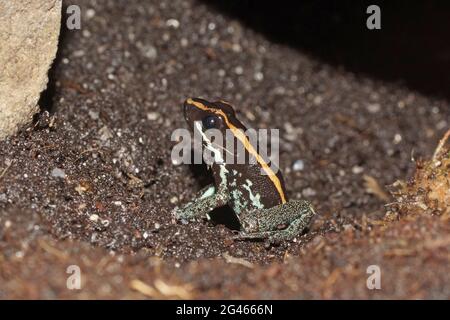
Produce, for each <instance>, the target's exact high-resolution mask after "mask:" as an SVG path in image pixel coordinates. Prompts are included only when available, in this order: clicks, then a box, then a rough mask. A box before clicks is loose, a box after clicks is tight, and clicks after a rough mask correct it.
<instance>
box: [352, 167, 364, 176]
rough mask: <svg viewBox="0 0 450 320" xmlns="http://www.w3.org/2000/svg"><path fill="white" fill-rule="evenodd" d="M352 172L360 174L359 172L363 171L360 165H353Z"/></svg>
mask: <svg viewBox="0 0 450 320" xmlns="http://www.w3.org/2000/svg"><path fill="white" fill-rule="evenodd" d="M352 172H353V173H354V174H360V173H362V172H364V168H363V167H361V166H354V167H353V168H352Z"/></svg>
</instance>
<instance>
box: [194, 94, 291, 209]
mask: <svg viewBox="0 0 450 320" xmlns="http://www.w3.org/2000/svg"><path fill="white" fill-rule="evenodd" d="M187 103H189V104H190V105H193V106H195V107H197V108H199V109H201V110H204V111H209V112H213V113H215V114H217V115H220V116H221V117H223V119H224V120H225V124H226V125H227V127H228V128H229V129H230V130H231V132H232V133H233V135H234V136H235V137H236V138H237V139H238V140H239V141H241V143H242V144H243V145H244V148H245V150H247V152H248V153H249V154H251V155H252V156H254V157H255V159H256V161H257V162H258V163H259V165H260V166H261V167H262V168H263V170H264V171H265V172H266V174H267V175H268V176H269V179H270V180H271V181H272V183H273V184H274V186H275V188H276V189H277V192H278V194H279V195H280V198H281V203H285V202H286V196H285V195H284V191H283V187H282V186H281V181H280V179H279V178H278V177H277V175H276V174H275V173H274V172H273V170H272V169H271V168H270V167H269V165H268V164H267V162H266V161H264V159H263V158H262V157H261V155H260V154H259V153H258V152H257V151H256V150H255V148H254V147H253V145H252V144H251V143H250V141H249V140H248V138H247V136H246V135H245V134H244V132H242V130H239V129H238V128H236V127H235V126H234V125H233V124H232V123H231V122H230V120H229V119H228V117H227V115H226V114H225V113H224V112H223V111H222V110H220V109H213V108H209V107H207V106H205V105H204V104H203V103H201V102H198V101H194V100H192V99H191V98H189V99H187Z"/></svg>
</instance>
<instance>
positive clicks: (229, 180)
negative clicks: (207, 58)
mask: <svg viewBox="0 0 450 320" xmlns="http://www.w3.org/2000/svg"><path fill="white" fill-rule="evenodd" d="M184 117H185V119H186V122H187V123H188V125H189V126H190V127H191V129H192V130H198V133H199V134H200V135H201V136H202V145H203V146H204V147H205V148H206V149H208V150H210V151H211V152H212V153H213V154H214V155H220V154H222V152H221V151H222V150H221V149H223V147H222V146H219V145H217V144H216V143H214V141H212V139H211V138H208V137H207V135H206V132H207V130H210V129H217V130H219V131H220V132H221V133H222V134H223V136H224V137H225V136H226V130H229V132H231V133H232V135H233V136H234V138H235V140H236V141H237V143H241V144H242V145H241V147H242V146H243V147H244V148H243V150H244V152H245V153H246V156H248V155H251V156H253V157H254V159H256V161H253V163H250V162H249V163H245V164H238V163H236V162H233V163H231V164H228V163H226V162H225V161H223V159H222V161H216V160H217V158H216V157H214V159H215V161H213V163H212V164H211V166H210V168H211V169H212V174H213V178H214V183H213V184H211V185H209V186H206V187H205V188H203V189H202V190H201V191H200V192H199V193H198V194H197V195H196V197H195V198H194V200H193V201H191V202H189V203H187V204H186V205H185V206H183V207H181V208H175V210H174V215H175V217H176V218H177V219H183V220H191V219H194V218H198V217H205V216H206V217H208V218H209V215H208V213H209V212H210V211H212V210H213V209H215V208H217V207H221V206H224V205H229V207H230V208H231V209H232V210H233V211H234V212H235V213H236V216H237V218H238V220H239V222H240V224H241V231H240V232H239V233H238V235H237V236H235V237H234V238H235V239H240V240H244V239H261V240H266V241H268V242H269V243H278V242H281V241H283V240H292V239H293V238H295V237H296V236H298V235H300V234H301V233H302V232H303V231H304V230H305V229H306V228H307V226H308V225H309V222H310V220H311V218H312V217H313V216H314V214H315V212H314V209H313V207H312V206H311V204H310V203H309V202H308V201H305V200H291V201H288V199H287V196H286V190H285V186H284V182H283V178H282V175H281V172H280V171H279V170H276V171H277V173H275V172H274V170H273V169H272V167H271V166H270V165H269V163H268V162H266V161H265V160H264V159H263V157H261V156H260V155H259V154H258V153H257V151H256V150H257V148H255V146H253V145H252V144H251V143H250V140H249V139H248V137H247V136H246V135H245V134H244V132H245V131H246V127H245V126H244V125H243V124H242V123H241V122H240V121H239V120H238V119H237V118H236V114H235V111H234V109H233V107H232V106H231V105H230V104H229V103H227V102H225V101H216V102H208V101H206V100H203V99H199V98H190V99H187V100H186V101H185V103H184ZM225 151H227V150H225ZM262 172H264V173H265V174H262Z"/></svg>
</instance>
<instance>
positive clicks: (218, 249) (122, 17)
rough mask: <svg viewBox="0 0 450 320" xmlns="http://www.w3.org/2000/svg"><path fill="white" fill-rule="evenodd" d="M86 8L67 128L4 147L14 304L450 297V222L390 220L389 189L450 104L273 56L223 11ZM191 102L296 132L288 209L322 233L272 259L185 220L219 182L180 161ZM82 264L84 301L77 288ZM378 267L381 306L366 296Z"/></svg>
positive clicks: (55, 119) (286, 168) (57, 68)
mask: <svg viewBox="0 0 450 320" xmlns="http://www.w3.org/2000/svg"><path fill="white" fill-rule="evenodd" d="M75 2H76V3H79V4H80V6H81V9H82V12H83V20H82V29H81V30H74V31H70V30H66V29H65V28H64V27H63V28H62V36H61V44H60V48H59V53H58V58H57V60H56V62H55V65H54V67H53V70H52V73H51V83H50V86H49V88H50V89H49V91H47V92H46V94H45V95H44V99H42V100H41V102H42V108H43V109H46V110H48V111H50V113H48V112H43V113H41V114H40V115H39V116H38V117H37V119H36V122H35V123H34V124H33V125H31V126H30V127H29V128H26V129H25V130H24V131H23V132H21V133H19V134H17V135H16V136H13V137H10V138H8V139H7V140H6V141H3V142H0V284H1V285H0V298H145V297H152V298H246V299H248V298H250V299H251V298H268V299H272V298H274V299H276V298H302V299H303V298H392V297H395V298H409V299H416V298H442V299H448V298H450V287H449V286H450V276H449V272H448V264H449V262H450V245H449V244H450V242H449V241H448V234H449V229H450V224H449V221H450V220H449V219H448V217H444V216H439V215H428V214H424V215H413V216H408V215H399V216H398V217H396V218H395V219H389V221H386V220H382V219H383V217H384V216H385V214H386V209H385V204H387V203H390V202H393V201H394V199H393V198H392V197H391V196H389V195H388V193H387V191H386V190H387V189H386V187H385V186H386V185H390V184H392V183H394V182H395V181H396V180H398V179H405V178H407V177H408V176H411V174H412V172H413V171H414V169H415V163H414V161H413V160H412V158H414V159H417V158H429V157H431V155H432V153H433V151H434V148H435V146H436V144H437V142H438V140H439V138H440V137H441V136H442V134H443V132H444V131H445V130H446V129H447V128H448V120H449V115H450V112H449V103H448V101H447V100H445V99H446V98H445V96H446V95H445V94H444V95H441V94H439V93H436V95H434V94H429V91H428V90H425V89H424V90H423V91H422V90H421V87H420V86H414V85H413V86H412V88H411V87H409V86H406V85H409V83H410V82H409V81H406V85H405V84H404V82H403V83H402V82H398V81H396V82H393V81H392V79H390V80H386V79H382V77H380V76H379V74H370V70H371V69H377V68H373V67H372V68H370V69H369V70H364V71H365V72H364V73H361V72H357V70H356V69H354V68H353V67H352V66H351V65H348V66H347V65H346V61H347V60H345V59H344V60H342V61H340V60H339V63H337V62H336V61H332V60H329V59H326V58H324V57H323V56H321V55H320V54H318V55H314V53H315V52H316V50H317V48H316V47H314V48H313V49H314V50H307V49H305V48H302V47H299V46H294V45H290V43H289V42H287V43H286V41H285V39H283V41H279V42H278V41H274V39H273V34H271V35H270V36H268V35H267V34H266V33H265V30H259V29H258V28H257V27H256V26H255V25H254V24H253V22H251V21H250V22H249V21H247V22H246V21H245V17H244V18H243V17H240V16H239V15H235V13H233V12H234V11H233V10H231V11H230V10H224V9H223V8H220V6H216V5H215V6H211V5H209V4H208V3H207V2H199V1H194V0H189V1H138V0H133V1H75ZM70 4H73V1H72V2H71V3H70ZM67 5H68V3H67ZM287 9H289V8H287ZM363 14H364V15H365V12H364V11H363ZM171 19H174V20H171ZM178 24H179V25H178ZM360 27H361V28H365V24H362V25H361V26H360ZM366 32H367V33H368V32H369V31H366ZM391 36H392V35H391ZM398 36H399V37H400V36H401V35H398ZM297 41H300V40H297ZM363 45H364V46H368V45H369V44H367V43H364V44H363ZM354 46H357V43H355V44H354ZM327 50H328V49H327ZM330 50H331V49H330ZM341 50H342V48H341ZM370 50H371V48H370V47H366V48H365V51H370ZM353 52H355V51H353ZM328 54H331V52H329V53H328ZM440 56H442V57H446V59H449V57H450V52H449V51H446V50H445V47H443V48H442V52H441V55H440ZM354 59H355V60H357V59H358V55H355V57H354ZM426 59H427V57H426V56H424V57H423V60H425V61H426ZM374 61H375V63H379V64H380V68H381V66H382V65H383V60H382V59H381V58H380V59H379V60H378V61H377V60H376V59H375V58H373V61H372V63H374ZM445 61H448V60H445ZM399 63H401V61H400V62H399ZM405 64H406V65H403V66H402V68H399V70H400V69H401V70H403V69H406V66H408V64H409V67H410V68H414V64H413V63H411V59H406V61H405ZM444 66H448V64H446V65H444ZM421 68H424V67H423V66H422V65H421ZM355 70H356V71H355ZM442 71H443V70H437V71H436V72H438V73H439V74H440V75H441V74H442ZM444 71H445V70H444ZM447 71H448V70H447ZM367 72H368V73H367ZM444 73H445V72H444ZM446 74H447V75H448V73H446ZM403 75H404V74H400V78H401V76H403ZM427 76H428V74H427ZM390 78H392V77H390ZM413 84H416V82H413ZM447 88H448V87H447ZM191 96H194V97H203V98H207V99H216V98H222V99H225V100H228V101H230V102H232V103H233V104H234V105H235V106H236V109H237V111H238V115H239V117H240V119H242V120H243V121H244V122H245V123H247V124H249V125H250V126H252V127H254V128H279V129H281V138H282V143H281V154H280V160H281V169H282V171H283V173H284V179H285V182H286V185H287V188H288V193H289V196H290V197H291V198H306V199H308V200H310V201H311V202H312V203H313V204H314V206H315V209H316V211H317V212H318V213H319V214H318V217H317V219H316V220H315V221H314V222H313V224H312V225H311V228H310V230H309V232H308V233H307V234H305V235H303V236H301V237H298V239H297V241H295V242H292V243H283V244H280V245H278V246H272V247H270V248H267V247H266V246H265V245H264V243H262V242H235V241H233V240H232V237H233V235H234V234H233V231H232V230H231V229H232V222H231V219H230V218H229V216H230V215H231V214H232V213H231V212H230V211H229V210H227V209H225V210H221V212H218V213H217V215H219V217H216V218H217V219H216V220H215V221H216V223H211V222H208V221H206V220H205V221H198V222H192V223H189V224H187V225H184V224H181V223H177V222H175V221H174V220H173V219H172V216H171V214H170V212H171V210H172V209H173V208H174V207H175V206H178V205H181V204H183V203H185V202H186V201H189V200H190V199H191V198H192V197H193V195H194V194H195V192H196V191H197V190H199V189H200V188H201V187H202V186H203V185H204V184H205V183H206V182H207V181H208V177H207V174H206V171H204V170H203V168H192V167H189V166H188V165H181V166H175V165H173V164H172V162H171V158H170V154H171V148H172V146H173V145H174V142H172V141H171V139H170V137H171V133H172V131H173V130H174V129H176V128H180V127H186V126H185V122H184V119H183V114H182V109H181V105H182V102H183V101H184V100H185V99H186V98H187V97H191ZM438 97H442V98H438ZM298 160H301V161H303V163H304V168H303V170H298V171H295V170H294V169H293V168H294V166H293V164H294V163H295V162H296V161H298ZM368 181H371V182H372V183H368ZM218 221H219V222H220V221H225V222H224V224H222V223H218ZM70 265H78V266H79V267H80V268H81V272H82V279H83V283H82V289H81V290H68V289H67V287H66V279H67V277H68V276H69V275H68V274H67V273H66V269H67V267H68V266H70ZM370 265H378V266H379V267H380V268H381V272H382V280H381V283H382V288H381V290H368V289H367V287H366V280H367V277H368V274H367V273H366V269H367V267H368V266H370Z"/></svg>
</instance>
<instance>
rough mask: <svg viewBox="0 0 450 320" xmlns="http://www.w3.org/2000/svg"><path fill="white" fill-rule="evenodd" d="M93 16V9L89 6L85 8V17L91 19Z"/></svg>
mask: <svg viewBox="0 0 450 320" xmlns="http://www.w3.org/2000/svg"><path fill="white" fill-rule="evenodd" d="M94 16H95V10H94V9H92V8H89V9H87V10H86V18H88V19H91V18H93V17H94Z"/></svg>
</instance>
